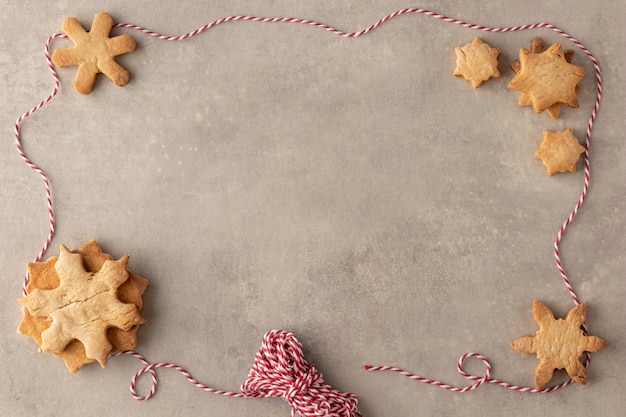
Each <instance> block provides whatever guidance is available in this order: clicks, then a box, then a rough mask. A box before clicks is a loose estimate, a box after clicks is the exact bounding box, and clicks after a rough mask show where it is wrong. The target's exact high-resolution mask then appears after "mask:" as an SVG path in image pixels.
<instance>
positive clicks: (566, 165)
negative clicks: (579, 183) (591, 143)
mask: <svg viewBox="0 0 626 417" xmlns="http://www.w3.org/2000/svg"><path fill="white" fill-rule="evenodd" d="M583 152H585V148H584V147H583V146H581V145H580V144H579V143H578V139H576V137H575V136H574V133H573V131H572V129H571V128H568V129H565V130H559V131H557V132H551V131H549V130H544V131H543V141H542V142H541V145H539V149H537V151H536V152H535V156H536V157H537V158H538V159H540V160H541V162H543V165H544V166H545V167H546V172H547V173H548V175H553V174H556V173H557V172H565V171H569V172H576V163H577V162H578V160H579V159H580V155H581V154H582V153H583Z"/></svg>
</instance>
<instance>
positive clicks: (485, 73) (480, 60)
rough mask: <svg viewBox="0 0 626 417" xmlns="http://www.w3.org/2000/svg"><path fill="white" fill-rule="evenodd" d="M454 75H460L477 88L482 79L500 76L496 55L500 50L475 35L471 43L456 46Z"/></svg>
mask: <svg viewBox="0 0 626 417" xmlns="http://www.w3.org/2000/svg"><path fill="white" fill-rule="evenodd" d="M454 52H455V53H456V69H455V70H454V76H455V77H461V78H463V79H465V80H467V81H469V82H470V83H471V84H472V87H474V88H478V87H479V86H480V85H481V84H482V83H483V81H487V80H488V79H490V78H492V77H493V78H497V77H499V76H500V72H499V71H498V56H499V55H500V50H499V49H498V48H492V47H491V46H489V45H488V44H486V43H484V42H483V40H482V39H481V38H480V37H478V36H477V37H475V38H474V40H473V41H472V43H468V44H466V45H465V46H463V47H462V48H461V47H456V48H455V49H454Z"/></svg>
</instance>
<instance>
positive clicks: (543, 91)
mask: <svg viewBox="0 0 626 417" xmlns="http://www.w3.org/2000/svg"><path fill="white" fill-rule="evenodd" d="M519 61H520V70H519V72H518V73H517V74H515V77H513V79H512V80H511V81H510V82H509V85H508V87H509V88H511V89H513V90H517V91H520V92H522V93H525V94H527V95H528V98H529V99H530V102H531V104H532V106H533V110H534V111H535V113H541V112H543V111H545V110H546V109H548V108H549V107H550V106H552V105H554V104H557V103H558V104H565V105H567V106H569V107H572V108H576V107H578V98H577V97H576V86H577V85H578V82H579V81H580V80H581V79H582V77H583V76H584V75H585V69H584V68H583V67H579V66H577V65H572V64H570V63H568V62H567V60H566V59H565V52H564V51H563V49H562V48H561V44H560V43H558V42H557V43H554V44H553V45H552V46H550V48H548V49H547V50H545V51H544V52H541V53H535V52H531V51H528V50H526V49H524V48H522V49H521V50H520V53H519Z"/></svg>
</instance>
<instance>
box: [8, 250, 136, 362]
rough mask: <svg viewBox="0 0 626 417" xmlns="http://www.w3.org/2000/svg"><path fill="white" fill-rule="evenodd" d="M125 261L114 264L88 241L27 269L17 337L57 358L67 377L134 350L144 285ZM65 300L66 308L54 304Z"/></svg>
mask: <svg viewBox="0 0 626 417" xmlns="http://www.w3.org/2000/svg"><path fill="white" fill-rule="evenodd" d="M127 259H128V258H127V257H123V258H122V259H120V260H119V261H114V260H113V257H112V256H111V255H109V254H106V253H103V252H102V251H101V250H100V247H99V246H98V244H97V243H96V241H95V240H91V241H90V242H88V243H86V244H84V245H83V246H82V247H80V248H79V249H74V250H72V251H68V250H67V248H65V247H64V246H63V247H62V249H61V255H60V256H59V257H52V258H50V259H48V260H47V261H45V262H32V263H30V264H28V272H29V275H30V281H29V283H28V285H27V287H26V292H27V294H28V295H27V296H26V297H23V298H21V299H19V300H18V301H19V302H20V303H22V304H23V305H24V307H23V313H24V318H23V320H22V322H21V323H20V326H19V328H18V332H19V333H21V334H23V335H26V336H30V337H32V338H33V339H34V340H35V341H36V342H37V344H38V345H39V346H40V351H41V352H46V351H50V352H52V354H53V355H54V356H57V357H59V358H61V359H63V360H64V361H65V364H66V366H67V368H68V369H69V370H70V372H72V373H74V372H76V371H77V370H78V369H80V368H81V367H82V366H83V365H85V364H87V363H90V362H94V361H95V360H98V361H99V362H100V363H101V365H102V366H104V365H105V364H106V358H107V356H108V355H110V354H113V353H116V352H118V351H120V350H126V349H134V348H135V347H136V346H137V330H138V328H139V324H143V323H145V319H143V317H141V315H140V314H139V310H141V308H142V306H143V302H142V299H141V296H142V294H143V292H144V291H145V289H146V287H147V285H148V281H147V280H146V279H144V278H141V277H139V276H137V275H135V274H133V273H132V272H131V271H129V270H128V269H127V268H126V262H127ZM124 277H126V279H125V280H124V281H123V282H121V283H120V284H119V285H118V282H119V281H122V280H123V279H124ZM79 278H80V279H79ZM99 278H100V279H99ZM98 280H99V281H100V282H99V283H98V282H97V281H98ZM73 282H75V283H76V284H77V285H71V283H73ZM103 284H104V285H103ZM109 284H110V285H109ZM100 287H101V288H100ZM105 288H108V290H107V291H102V290H103V289H105ZM102 292H108V293H109V294H104V295H103V294H102ZM67 296H70V298H71V302H70V303H69V304H67V305H66V304H65V301H67V300H65V301H62V302H60V303H57V302H56V301H58V299H59V297H60V298H61V299H62V300H63V299H64V297H67ZM46 300H48V301H51V302H50V303H48V302H47V301H46ZM55 300H56V301H55ZM79 300H82V301H79ZM42 301H44V302H43V303H42ZM55 306H56V307H57V308H56V309H54V308H53V307H55ZM89 306H91V307H89ZM94 307H95V308H94ZM51 309H52V310H54V311H49V310H51ZM114 310H115V312H113V311H114ZM70 313H71V314H70ZM118 313H120V314H119V315H118ZM109 319H111V320H109ZM59 329H60V330H59Z"/></svg>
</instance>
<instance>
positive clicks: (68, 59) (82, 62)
mask: <svg viewBox="0 0 626 417" xmlns="http://www.w3.org/2000/svg"><path fill="white" fill-rule="evenodd" d="M112 27H113V19H112V18H111V16H109V15H108V14H107V13H104V12H100V13H98V14H96V15H95V17H94V19H93V23H92V25H91V30H90V31H89V32H87V31H86V30H85V29H84V28H83V27H82V26H81V25H80V23H78V20H77V19H76V18H74V17H68V18H66V19H64V20H63V23H62V25H61V28H62V29H63V32H65V33H66V34H67V36H68V37H69V38H70V39H71V40H72V41H73V42H74V44H75V45H74V46H73V47H70V48H63V49H57V50H55V51H54V53H53V54H52V62H53V63H54V65H56V66H59V67H66V66H71V65H78V72H77V73H76V79H75V80H74V88H75V89H76V91H78V92H79V93H82V94H88V93H90V92H91V90H92V88H93V85H94V83H95V82H96V76H97V75H98V73H100V72H101V73H103V74H104V75H106V76H107V77H109V79H110V80H111V81H113V82H114V83H115V85H119V86H122V85H126V84H127V83H128V81H129V80H130V73H129V72H128V71H127V70H126V69H125V68H124V67H122V66H121V65H120V64H118V63H117V62H115V59H114V58H115V57H116V56H118V55H122V54H125V53H128V52H132V51H134V50H135V46H136V43H135V40H134V39H133V38H132V37H130V36H129V35H120V36H116V37H114V38H109V33H110V32H111V28H112Z"/></svg>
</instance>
